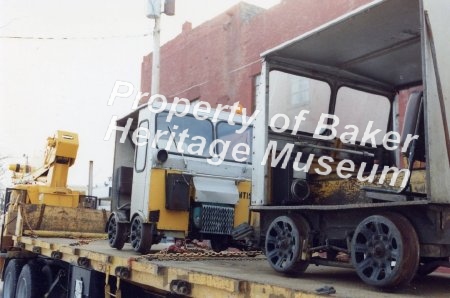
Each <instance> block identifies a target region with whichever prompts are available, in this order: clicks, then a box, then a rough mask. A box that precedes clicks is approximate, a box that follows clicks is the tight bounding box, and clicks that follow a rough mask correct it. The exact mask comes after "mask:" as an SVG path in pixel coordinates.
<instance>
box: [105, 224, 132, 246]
mask: <svg viewBox="0 0 450 298" xmlns="http://www.w3.org/2000/svg"><path fill="white" fill-rule="evenodd" d="M127 225H128V224H127V223H122V222H119V217H118V216H117V215H113V216H111V219H110V220H109V222H108V242H109V246H111V247H112V248H116V249H119V250H120V249H122V248H123V246H124V245H125V242H126V241H127V238H128V228H127Z"/></svg>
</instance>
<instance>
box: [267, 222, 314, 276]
mask: <svg viewBox="0 0 450 298" xmlns="http://www.w3.org/2000/svg"><path fill="white" fill-rule="evenodd" d="M309 229H310V228H309V224H308V222H307V221H306V220H305V219H304V218H303V217H302V216H279V217H277V218H275V219H274V220H273V221H272V223H271V224H270V225H269V228H268V229H267V233H266V243H265V254H266V257H267V260H268V261H269V264H270V266H272V268H273V269H274V270H275V271H277V272H281V273H285V274H289V275H299V274H301V273H303V272H304V271H305V270H306V268H307V267H308V265H309V262H308V261H305V260H301V255H302V250H303V245H304V243H305V240H306V241H307V239H308V234H309Z"/></svg>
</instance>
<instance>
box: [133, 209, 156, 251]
mask: <svg viewBox="0 0 450 298" xmlns="http://www.w3.org/2000/svg"><path fill="white" fill-rule="evenodd" d="M153 234H154V226H153V224H148V223H144V220H143V219H142V217H140V216H136V217H135V218H134V219H133V221H132V222H131V232H130V242H131V246H132V247H133V249H134V250H135V251H137V252H140V253H141V254H148V253H149V252H150V248H151V247H152V242H153Z"/></svg>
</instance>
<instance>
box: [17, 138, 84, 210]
mask: <svg viewBox="0 0 450 298" xmlns="http://www.w3.org/2000/svg"><path fill="white" fill-rule="evenodd" d="M78 145H79V141H78V135H77V134H76V133H72V132H68V131H62V130H58V131H57V132H56V134H55V135H54V136H53V137H50V138H47V146H46V150H45V156H44V162H43V164H42V165H41V166H40V167H39V168H37V169H34V168H30V167H29V166H28V165H26V166H24V167H21V166H20V165H19V166H17V165H11V166H10V169H11V170H13V171H14V172H15V176H14V177H13V180H18V181H19V183H17V184H16V185H15V186H14V188H16V189H21V190H26V191H27V197H26V201H24V202H23V203H28V204H30V203H31V204H46V205H52V206H63V207H78V205H79V201H80V193H79V192H76V191H72V190H71V189H69V188H67V177H68V173H69V167H70V166H72V165H73V164H74V162H75V159H76V157H77V151H78ZM30 171H31V172H30ZM19 174H20V175H19ZM14 178H15V179H14ZM22 181H26V183H24V184H21V183H22Z"/></svg>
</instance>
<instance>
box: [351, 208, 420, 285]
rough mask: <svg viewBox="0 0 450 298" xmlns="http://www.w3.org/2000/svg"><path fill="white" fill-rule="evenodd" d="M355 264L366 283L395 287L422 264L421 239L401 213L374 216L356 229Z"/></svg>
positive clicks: (353, 250) (353, 244) (352, 253)
mask: <svg viewBox="0 0 450 298" xmlns="http://www.w3.org/2000/svg"><path fill="white" fill-rule="evenodd" d="M351 249H352V252H351V259H352V264H353V266H354V267H355V269H356V272H357V273H358V276H359V277H360V278H361V279H362V280H363V281H364V282H365V283H367V284H369V285H373V286H377V287H382V288H393V287H397V286H401V285H403V284H406V283H408V282H409V281H410V280H411V279H412V278H413V277H414V275H415V273H416V271H417V267H418V265H419V240H418V238H417V234H416V231H415V230H414V228H413V227H412V226H411V224H410V223H409V221H408V220H407V219H406V218H405V217H404V216H402V215H400V214H393V213H389V214H384V215H373V216H369V217H367V218H366V219H364V220H363V221H362V222H361V223H360V224H359V225H358V227H357V228H356V230H355V233H354V235H353V239H352V247H351Z"/></svg>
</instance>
